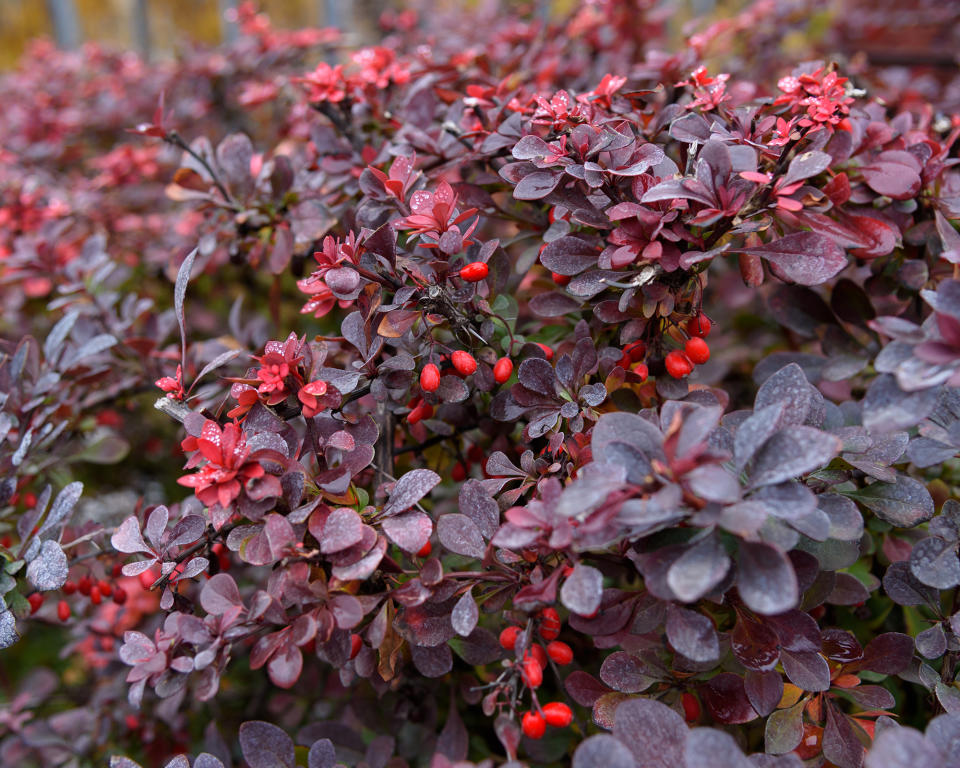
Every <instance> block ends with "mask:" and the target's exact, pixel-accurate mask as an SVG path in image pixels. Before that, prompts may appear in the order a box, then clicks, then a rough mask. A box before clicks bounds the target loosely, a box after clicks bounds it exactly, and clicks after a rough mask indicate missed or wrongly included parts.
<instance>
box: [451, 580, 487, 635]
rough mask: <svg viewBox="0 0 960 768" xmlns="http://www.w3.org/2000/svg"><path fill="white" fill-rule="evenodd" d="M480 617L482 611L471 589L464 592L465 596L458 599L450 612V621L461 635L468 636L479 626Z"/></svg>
mask: <svg viewBox="0 0 960 768" xmlns="http://www.w3.org/2000/svg"><path fill="white" fill-rule="evenodd" d="M479 618H480V611H479V610H478V608H477V603H476V601H475V600H474V599H473V594H472V591H471V590H469V589H468V590H467V591H466V592H464V593H463V596H462V597H461V598H460V599H459V600H457V603H456V605H454V606H453V611H452V612H451V614H450V623H451V624H452V625H453V629H454V631H455V632H456V633H457V634H458V635H460V636H461V637H466V636H467V635H469V634H470V633H471V632H473V630H474V628H475V627H476V626H477V620H478V619H479Z"/></svg>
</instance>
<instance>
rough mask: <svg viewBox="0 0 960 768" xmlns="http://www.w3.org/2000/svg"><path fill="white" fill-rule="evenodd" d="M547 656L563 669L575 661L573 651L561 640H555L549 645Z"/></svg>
mask: <svg viewBox="0 0 960 768" xmlns="http://www.w3.org/2000/svg"><path fill="white" fill-rule="evenodd" d="M547 655H549V656H550V658H551V659H553V660H554V661H555V662H557V664H559V665H560V666H561V667H565V666H566V665H567V664H569V663H570V662H571V661H573V649H572V648H571V647H570V646H569V645H567V644H566V643H564V642H561V641H560V640H554V641H552V642H551V643H548V644H547Z"/></svg>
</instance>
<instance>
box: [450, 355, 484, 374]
mask: <svg viewBox="0 0 960 768" xmlns="http://www.w3.org/2000/svg"><path fill="white" fill-rule="evenodd" d="M450 362H452V363H453V367H454V368H456V369H457V372H458V373H460V374H462V375H463V376H469V375H470V374H471V373H474V372H476V370H477V360H476V358H475V357H474V356H473V355H471V354H470V353H469V352H464V351H463V350H462V349H458V350H457V351H456V352H454V353H453V354H452V355H450Z"/></svg>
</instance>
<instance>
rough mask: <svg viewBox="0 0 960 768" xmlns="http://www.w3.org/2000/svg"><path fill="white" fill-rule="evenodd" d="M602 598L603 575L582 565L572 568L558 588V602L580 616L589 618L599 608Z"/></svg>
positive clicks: (590, 567)
mask: <svg viewBox="0 0 960 768" xmlns="http://www.w3.org/2000/svg"><path fill="white" fill-rule="evenodd" d="M602 597H603V574H602V573H600V571H598V570H597V569H596V568H594V567H593V566H590V565H584V564H583V563H577V564H576V565H575V566H574V567H573V573H571V574H570V575H569V576H568V577H567V580H566V581H564V582H563V586H562V587H561V588H560V601H561V602H562V603H563V604H564V606H565V607H566V608H568V609H569V610H571V611H573V612H574V613H576V614H579V615H580V616H590V615H591V614H593V613H595V612H596V610H597V609H598V608H599V607H600V600H601V598H602Z"/></svg>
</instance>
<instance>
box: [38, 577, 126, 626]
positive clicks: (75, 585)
mask: <svg viewBox="0 0 960 768" xmlns="http://www.w3.org/2000/svg"><path fill="white" fill-rule="evenodd" d="M119 575H120V564H119V563H118V564H117V565H116V566H114V569H113V576H114V578H116V577H117V576H119ZM62 590H63V594H64V595H67V596H70V595H74V594H80V595H83V596H84V597H86V598H88V599H89V600H90V603H91V604H92V605H100V604H101V603H102V602H103V599H104V598H106V597H109V598H111V599H112V600H113V602H114V603H116V604H117V605H123V604H124V603H125V602H127V591H126V590H125V589H124V588H123V587H120V586H114V585H113V584H111V583H110V582H109V581H107V580H106V579H96V580H94V579H93V577H91V576H89V575H87V576H84V577H83V578H81V579H79V580H78V581H72V580H69V579H68V580H67V581H65V582H64V583H63V588H62ZM27 600H28V601H29V602H30V612H31V613H36V612H37V611H38V610H39V609H40V606H41V605H43V600H44V597H43V595H42V594H40V593H39V592H34V593H33V594H32V595H30V596H29V597H28V598H27ZM71 613H72V612H71V610H70V604H69V603H68V602H67V601H66V600H60V601H59V602H58V603H57V618H58V619H60V621H67V620H68V619H69V618H70V615H71Z"/></svg>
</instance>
